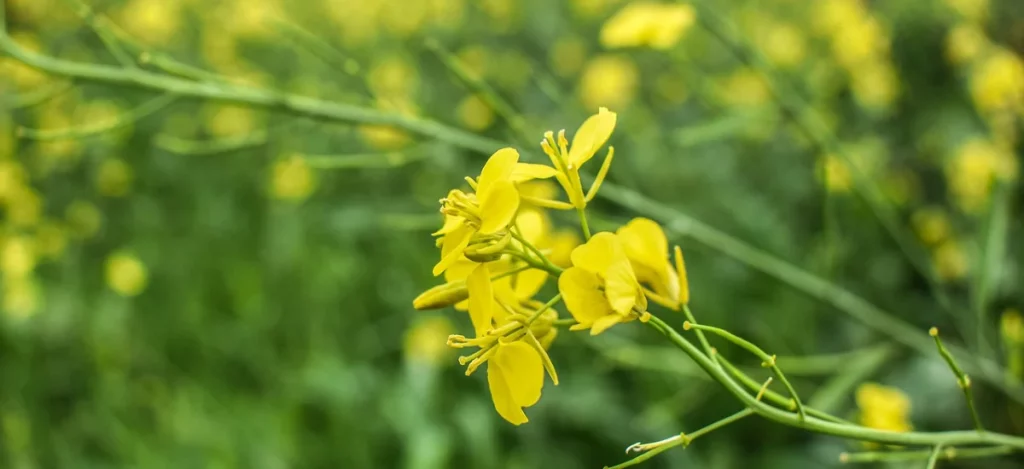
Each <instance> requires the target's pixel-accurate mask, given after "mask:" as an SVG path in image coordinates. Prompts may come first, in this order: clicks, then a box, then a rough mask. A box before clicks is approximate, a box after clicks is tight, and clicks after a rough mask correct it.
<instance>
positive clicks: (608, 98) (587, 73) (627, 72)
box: [579, 55, 640, 109]
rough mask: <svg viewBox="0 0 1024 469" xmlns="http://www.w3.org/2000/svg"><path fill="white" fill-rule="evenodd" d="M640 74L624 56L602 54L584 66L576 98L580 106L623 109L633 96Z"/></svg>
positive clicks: (634, 65)
mask: <svg viewBox="0 0 1024 469" xmlns="http://www.w3.org/2000/svg"><path fill="white" fill-rule="evenodd" d="M639 81H640V72H639V71H638V70H637V68H636V64H634V63H633V61H632V60H630V59H629V58H628V57H623V56H618V55H602V56H599V57H596V58H594V59H592V60H590V61H589V62H587V64H586V66H584V68H583V71H582V72H581V77H580V85H579V96H580V101H581V102H582V103H583V107H585V108H587V109H593V108H595V107H598V106H608V107H612V108H623V107H626V105H628V104H629V103H631V102H633V98H634V97H635V96H636V89H637V84H638V83H639Z"/></svg>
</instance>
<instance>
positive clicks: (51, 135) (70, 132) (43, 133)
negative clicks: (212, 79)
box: [18, 94, 178, 140]
mask: <svg viewBox="0 0 1024 469" xmlns="http://www.w3.org/2000/svg"><path fill="white" fill-rule="evenodd" d="M177 98H178V97H177V96H174V95H173V94H165V95H163V96H158V97H156V98H153V99H151V100H149V101H146V102H145V103H142V104H141V105H139V107H137V108H135V109H132V110H131V111H129V112H126V113H124V114H122V115H120V116H118V117H117V118H116V119H114V120H113V121H111V122H104V123H100V124H96V125H92V126H80V127H68V128H64V129H30V128H28V127H19V128H18V135H19V136H21V137H25V138H29V139H33V140H74V139H80V138H85V137H90V136H93V135H97V134H101V133H104V132H110V131H113V130H117V129H120V128H123V127H127V126H129V125H132V124H134V123H135V122H138V121H139V120H140V119H143V118H145V117H146V116H149V115H150V114H153V113H154V112H157V111H160V110H161V109H164V108H166V107H167V106H170V105H171V103H173V102H174V100H176V99H177Z"/></svg>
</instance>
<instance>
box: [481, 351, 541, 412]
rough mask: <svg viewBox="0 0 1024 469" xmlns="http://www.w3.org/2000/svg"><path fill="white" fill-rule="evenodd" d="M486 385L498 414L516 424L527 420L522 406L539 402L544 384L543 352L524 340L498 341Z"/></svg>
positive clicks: (489, 365) (488, 370)
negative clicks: (540, 352)
mask: <svg viewBox="0 0 1024 469" xmlns="http://www.w3.org/2000/svg"><path fill="white" fill-rule="evenodd" d="M487 386H488V387H489V388H490V390H491V399H492V400H493V401H494V408H495V409H496V410H497V411H498V414H499V415H501V416H502V417H503V418H504V419H505V420H508V421H509V422H511V423H512V424H514V425H520V424H523V423H526V422H527V421H528V419H527V418H526V414H525V413H524V412H523V409H522V408H523V407H529V406H532V405H534V404H536V403H537V401H539V400H540V395H541V390H542V388H543V387H544V364H543V362H542V360H541V358H540V355H539V354H538V353H537V351H536V350H534V349H533V347H531V346H529V345H528V344H525V343H523V342H512V343H510V344H500V345H498V350H497V351H496V352H495V354H494V356H493V357H491V359H490V360H489V361H488V363H487Z"/></svg>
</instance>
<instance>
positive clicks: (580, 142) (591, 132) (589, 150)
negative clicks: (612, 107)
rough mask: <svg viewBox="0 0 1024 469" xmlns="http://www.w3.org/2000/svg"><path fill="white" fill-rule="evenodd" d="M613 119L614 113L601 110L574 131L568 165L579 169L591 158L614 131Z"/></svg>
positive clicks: (604, 109)
mask: <svg viewBox="0 0 1024 469" xmlns="http://www.w3.org/2000/svg"><path fill="white" fill-rule="evenodd" d="M615 118H616V114H615V113H614V112H611V111H609V110H608V109H606V108H601V109H600V110H598V112H597V114H594V115H593V116H590V118H588V119H587V120H586V121H584V122H583V125H581V126H580V128H579V130H577V131H576V135H573V137H572V145H571V146H570V147H569V164H571V165H572V166H573V167H576V168H579V167H580V166H582V165H583V163H586V162H587V160H589V159H591V158H593V157H594V154H595V153H597V150H599V149H600V148H601V147H602V146H603V145H604V144H605V142H607V141H608V137H611V135H612V131H613V130H615Z"/></svg>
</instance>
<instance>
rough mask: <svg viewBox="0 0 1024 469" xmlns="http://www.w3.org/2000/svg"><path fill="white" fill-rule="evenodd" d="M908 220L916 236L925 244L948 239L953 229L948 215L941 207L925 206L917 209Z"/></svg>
mask: <svg viewBox="0 0 1024 469" xmlns="http://www.w3.org/2000/svg"><path fill="white" fill-rule="evenodd" d="M910 222H911V224H912V225H913V227H914V231H916V232H917V236H918V237H919V238H921V241H924V242H925V243H926V244H938V243H941V242H943V241H945V240H947V239H949V237H950V234H951V233H952V231H953V229H952V228H951V227H950V223H949V215H947V214H946V211H945V210H943V209H942V208H941V207H925V208H922V209H918V210H917V211H915V212H914V214H913V215H912V216H911V217H910Z"/></svg>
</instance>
